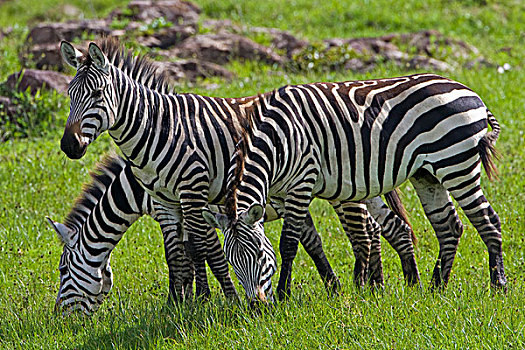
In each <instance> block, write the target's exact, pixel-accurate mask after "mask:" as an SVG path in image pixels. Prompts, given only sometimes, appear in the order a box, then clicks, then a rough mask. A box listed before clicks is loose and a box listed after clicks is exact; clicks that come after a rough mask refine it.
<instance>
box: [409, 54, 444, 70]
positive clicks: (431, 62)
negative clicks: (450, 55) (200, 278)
mask: <svg viewBox="0 0 525 350" xmlns="http://www.w3.org/2000/svg"><path fill="white" fill-rule="evenodd" d="M405 63H406V66H407V67H408V68H410V69H425V70H429V71H436V70H438V71H446V70H452V67H451V66H450V65H449V64H448V63H446V62H443V61H440V60H436V59H435V58H432V57H427V56H422V55H417V56H414V57H411V58H410V59H408V60H406V61H405Z"/></svg>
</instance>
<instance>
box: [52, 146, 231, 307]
mask: <svg viewBox="0 0 525 350" xmlns="http://www.w3.org/2000/svg"><path fill="white" fill-rule="evenodd" d="M143 215H149V216H151V217H152V218H153V219H155V220H156V221H157V222H158V223H159V224H160V227H161V230H162V233H163V237H164V251H165V256H166V262H167V264H168V268H169V299H168V301H169V302H170V303H173V302H181V301H182V300H186V299H190V298H191V297H192V288H193V280H194V272H193V265H192V263H191V260H190V259H189V257H188V256H187V254H186V253H185V248H184V244H183V240H182V236H181V235H180V233H181V231H180V229H179V227H178V226H180V220H179V219H178V218H177V217H174V213H173V212H172V211H170V210H168V209H167V208H165V207H164V206H163V205H162V204H160V203H157V202H156V201H155V200H154V199H153V198H152V197H151V196H149V195H148V194H147V193H146V192H145V191H144V189H143V188H142V187H141V186H140V185H139V184H138V182H137V181H136V180H135V177H134V176H133V174H132V173H131V167H130V166H129V164H128V163H127V162H126V161H125V160H124V159H122V158H121V157H119V156H117V155H116V154H111V155H109V156H106V157H105V158H104V160H103V161H102V162H101V163H99V164H98V165H97V167H96V168H95V170H94V171H93V172H91V181H90V182H89V183H88V184H87V185H85V186H84V188H83V191H82V193H81V194H80V195H79V196H78V198H77V200H76V201H75V204H74V205H73V208H72V209H71V211H70V212H69V214H68V215H67V217H66V219H65V223H64V224H62V223H59V222H56V221H54V220H52V219H50V218H49V217H48V218H47V220H48V222H49V223H50V225H51V226H52V228H53V229H54V230H55V231H56V232H57V234H58V236H59V238H60V240H61V242H62V243H63V252H62V256H61V258H60V263H59V271H60V288H59V292H58V296H57V300H56V304H55V309H57V310H58V309H64V310H65V309H67V310H68V311H69V312H72V311H74V310H76V309H78V310H81V311H83V312H84V313H86V314H91V313H93V312H94V311H96V309H97V308H98V306H99V305H100V304H101V303H102V302H103V300H104V298H105V297H106V295H107V294H108V293H109V291H110V290H111V287H112V282H113V275H112V270H111V265H110V258H111V252H112V251H113V249H114V248H115V246H116V245H117V244H118V242H119V241H120V239H121V238H122V236H123V234H124V233H125V232H126V230H127V229H128V228H129V227H130V226H131V225H132V224H133V223H134V222H135V221H136V220H138V219H139V218H140V217H141V216H143ZM209 233H210V234H209V236H208V240H207V244H208V247H209V254H210V257H211V258H210V259H209V265H210V268H211V270H212V272H213V273H214V275H215V277H216V278H217V280H218V281H219V282H220V284H221V287H222V289H223V291H224V294H225V295H226V296H228V297H236V296H237V291H236V289H235V286H234V285H233V282H232V280H231V278H230V275H229V271H228V267H227V262H226V260H225V258H224V254H223V251H222V247H221V245H220V242H219V240H218V237H217V234H216V232H215V231H213V230H211V231H210V232H209Z"/></svg>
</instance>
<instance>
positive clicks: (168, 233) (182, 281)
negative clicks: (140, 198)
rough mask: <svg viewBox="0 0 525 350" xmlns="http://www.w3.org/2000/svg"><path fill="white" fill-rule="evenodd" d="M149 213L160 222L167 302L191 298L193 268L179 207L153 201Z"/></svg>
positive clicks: (177, 301) (178, 301)
mask: <svg viewBox="0 0 525 350" xmlns="http://www.w3.org/2000/svg"><path fill="white" fill-rule="evenodd" d="M152 207H153V210H152V212H151V213H150V215H151V216H152V217H153V218H154V219H155V220H156V221H157V222H158V223H159V224H160V228H161V230H162V235H163V238H164V253H165V256H166V263H167V264H168V271H169V298H168V304H171V303H173V302H175V303H180V302H182V301H184V300H191V299H192V298H193V280H194V269H193V263H192V262H191V259H190V258H189V256H188V255H187V254H186V251H185V249H184V242H183V237H182V224H181V221H180V218H181V213H180V207H176V208H172V209H167V208H166V207H165V206H164V205H163V204H161V203H157V202H153V205H152Z"/></svg>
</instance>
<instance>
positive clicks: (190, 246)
mask: <svg viewBox="0 0 525 350" xmlns="http://www.w3.org/2000/svg"><path fill="white" fill-rule="evenodd" d="M180 199H181V206H182V213H183V235H184V246H185V248H186V251H187V252H188V255H189V256H190V257H191V260H192V262H193V266H194V268H195V294H196V297H197V298H201V297H202V298H205V299H206V298H208V297H209V296H210V294H211V292H210V287H209V285H208V277H207V275H206V258H207V254H208V247H207V245H206V242H207V233H208V229H209V226H208V224H207V223H206V221H205V220H204V218H203V217H202V211H203V208H204V207H205V205H206V204H207V202H206V199H205V198H202V199H201V198H197V196H196V195H195V193H192V192H189V193H181V195H180ZM199 199H201V200H199Z"/></svg>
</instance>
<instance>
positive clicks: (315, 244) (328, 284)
mask: <svg viewBox="0 0 525 350" xmlns="http://www.w3.org/2000/svg"><path fill="white" fill-rule="evenodd" d="M266 208H267V209H266V214H267V215H268V213H269V209H270V210H274V211H275V213H274V215H273V216H270V218H266V219H269V220H272V219H275V218H277V217H284V202H283V201H281V200H279V199H277V198H271V199H270V205H267V207H266ZM274 217H275V218H274ZM266 219H265V220H266ZM300 242H301V245H302V246H303V247H304V249H305V250H306V252H307V253H308V255H309V256H310V258H311V259H312V260H313V262H314V264H315V267H316V268H317V271H318V272H319V275H320V276H321V279H322V280H323V283H324V285H325V288H326V290H327V292H328V294H332V293H337V291H338V290H339V289H341V284H340V283H339V279H338V278H337V276H336V275H335V273H334V270H333V269H332V266H331V265H330V263H329V262H328V259H327V258H326V255H325V253H324V249H323V243H322V241H321V236H319V233H318V232H317V230H316V229H315V225H314V222H313V220H312V216H311V215H310V212H309V211H308V212H307V216H306V220H305V222H304V224H303V231H302V234H301V239H300Z"/></svg>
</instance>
